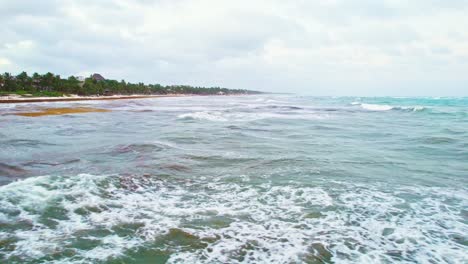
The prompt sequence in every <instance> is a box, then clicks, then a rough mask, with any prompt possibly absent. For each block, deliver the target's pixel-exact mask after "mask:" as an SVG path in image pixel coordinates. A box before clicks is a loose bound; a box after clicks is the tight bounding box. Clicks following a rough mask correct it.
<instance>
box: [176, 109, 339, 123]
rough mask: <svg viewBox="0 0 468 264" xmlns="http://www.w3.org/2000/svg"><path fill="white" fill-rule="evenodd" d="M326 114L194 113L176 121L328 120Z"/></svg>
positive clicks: (303, 112)
mask: <svg viewBox="0 0 468 264" xmlns="http://www.w3.org/2000/svg"><path fill="white" fill-rule="evenodd" d="M329 117H330V116H329V115H328V114H320V113H315V112H308V111H302V112H295V113H288V112H278V113H276V112H236V113H233V112H217V111H212V112H194V113H186V114H181V115H178V116H177V118H178V119H185V120H199V121H211V122H251V121H256V120H264V119H284V120H287V119H290V120H297V119H299V120H317V119H325V118H329Z"/></svg>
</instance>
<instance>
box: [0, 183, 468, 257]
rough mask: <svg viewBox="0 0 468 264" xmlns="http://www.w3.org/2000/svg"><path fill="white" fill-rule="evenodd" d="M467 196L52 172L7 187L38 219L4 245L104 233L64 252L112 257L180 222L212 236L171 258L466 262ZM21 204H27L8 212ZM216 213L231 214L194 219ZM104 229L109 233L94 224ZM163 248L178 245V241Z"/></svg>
mask: <svg viewBox="0 0 468 264" xmlns="http://www.w3.org/2000/svg"><path fill="white" fill-rule="evenodd" d="M122 180H124V181H125V184H124V183H122ZM126 186H127V187H126ZM128 186H132V188H128ZM467 201H468V192H467V190H464V189H450V188H426V187H404V188H399V189H396V190H395V191H393V192H389V191H388V190H385V191H382V190H381V189H380V188H379V189H377V188H376V187H369V186H362V185H352V184H347V183H342V184H339V183H337V184H336V185H335V187H334V188H331V189H328V190H325V189H323V188H319V187H306V186H302V185H300V184H294V183H291V184H290V185H284V186H272V185H270V184H263V185H261V186H254V185H248V184H245V185H244V184H240V183H226V182H223V181H219V180H218V181H209V180H207V179H200V180H191V181H170V180H168V179H167V180H162V179H158V178H147V177H133V178H124V179H122V178H121V177H118V176H93V175H87V174H82V175H77V176H75V177H69V178H66V177H51V176H45V177H37V178H29V179H26V180H24V181H21V182H15V183H12V184H9V185H6V186H3V187H0V211H1V212H2V213H3V214H4V217H3V219H5V218H6V220H3V222H4V224H8V225H14V224H15V223H18V222H20V221H21V222H27V223H31V225H32V227H31V228H17V229H14V231H12V232H11V233H8V234H5V232H4V233H0V239H5V237H6V236H10V237H11V236H13V237H15V238H16V239H18V241H17V242H16V243H15V247H14V249H12V251H10V252H5V251H2V250H1V249H0V256H1V254H4V255H5V256H6V258H7V259H8V258H10V257H20V258H22V259H24V260H25V261H29V260H32V259H38V258H41V257H44V256H49V255H51V254H54V253H55V252H60V251H62V250H64V246H66V245H72V241H73V240H74V239H76V238H79V237H82V236H83V235H84V236H85V237H87V238H88V239H91V238H92V239H94V240H98V241H99V242H100V243H98V244H97V245H96V246H95V247H93V248H92V249H88V250H78V251H76V255H75V256H74V257H73V259H66V261H64V262H69V263H73V262H77V263H78V262H82V261H84V262H95V261H104V260H108V259H109V258H119V257H123V256H125V254H126V252H127V251H128V250H130V249H137V248H140V247H145V245H146V244H147V242H151V241H154V240H156V239H161V238H162V237H164V236H165V235H167V234H168V233H169V231H170V230H171V229H179V230H182V231H183V232H185V233H188V234H190V235H192V236H193V237H196V238H197V239H204V240H203V241H205V243H208V245H207V247H206V248H198V249H189V250H183V248H176V249H177V250H175V251H173V254H172V255H171V257H170V259H169V262H170V263H218V262H221V263H223V262H229V263H268V262H270V263H290V262H296V263H298V262H307V261H312V260H313V259H314V258H315V259H317V258H318V259H320V258H327V256H326V254H332V255H333V257H331V259H330V260H329V261H333V262H335V263H364V262H367V263H368V262H373V263H388V262H417V263H429V262H438V263H463V262H466V260H467V258H468V253H467V252H468V251H466V246H464V245H463V244H462V243H461V242H457V241H456V240H454V239H453V237H462V238H463V237H464V236H466V234H467V233H468V226H467V225H466V223H465V222H464V219H463V216H462V215H461V213H460V210H461V209H460V208H466V206H468V202H467ZM51 207H57V208H61V210H63V212H64V214H65V216H66V217H65V218H63V217H62V218H61V219H55V221H57V224H56V225H52V226H50V225H46V224H44V222H43V220H44V213H45V212H46V211H47V210H49V209H50V208H51ZM15 210H16V211H18V212H19V214H16V213H15V214H11V213H8V212H13V211H15ZM311 210H312V211H311ZM311 212H312V213H311ZM314 212H315V213H314ZM212 217H223V218H225V219H227V220H228V221H227V222H226V223H225V224H224V225H221V226H211V225H206V224H205V225H199V226H198V227H194V226H193V225H196V223H198V222H199V221H200V220H204V221H208V222H209V221H210V219H211V218H212ZM123 224H136V225H137V228H136V229H135V233H134V235H133V236H132V235H130V236H129V235H119V234H118V232H114V231H112V230H115V228H116V227H119V226H121V225H123ZM95 229H97V230H108V231H110V233H109V234H105V235H103V236H93V235H92V234H89V233H87V232H88V231H89V230H95ZM465 239H466V238H465ZM206 241H211V242H206ZM150 244H151V243H150ZM161 249H164V250H169V251H171V250H174V249H171V247H170V244H168V245H166V246H165V247H164V248H161ZM326 251H328V252H330V253H326Z"/></svg>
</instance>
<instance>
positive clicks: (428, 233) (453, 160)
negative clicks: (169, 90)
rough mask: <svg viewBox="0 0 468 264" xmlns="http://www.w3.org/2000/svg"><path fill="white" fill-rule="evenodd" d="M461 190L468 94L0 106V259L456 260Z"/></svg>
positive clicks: (466, 179) (463, 204)
mask: <svg viewBox="0 0 468 264" xmlns="http://www.w3.org/2000/svg"><path fill="white" fill-rule="evenodd" d="M77 107H78V108H86V109H88V108H94V109H103V110H108V112H95V113H94V112H90V113H78V114H76V113H75V114H74V113H68V114H63V115H44V116H37V117H30V116H18V115H16V114H18V113H25V112H34V111H41V109H44V108H77ZM467 184H468V98H391V97H388V98H355V97H338V98H331V97H301V96H275V95H260V96H239V97H234V96H232V97H223V96H218V97H185V98H157V99H140V100H124V101H93V102H60V103H36V104H33V103H32V104H17V105H14V104H10V105H0V185H1V186H0V262H1V263H165V262H168V263H398V262H400V263H467V262H468V253H467V252H468V237H467V234H468V200H467V198H468V185H467Z"/></svg>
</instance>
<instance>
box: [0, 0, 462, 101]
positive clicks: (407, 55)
mask: <svg viewBox="0 0 468 264" xmlns="http://www.w3.org/2000/svg"><path fill="white" fill-rule="evenodd" d="M0 24H1V27H0V71H1V72H5V71H8V72H12V73H15V74H16V73H19V72H21V71H23V70H25V71H27V72H29V73H32V72H35V71H37V72H40V73H44V72H47V71H51V72H54V73H58V74H61V75H64V76H68V75H88V74H90V73H93V72H99V73H101V74H102V75H104V76H105V77H107V78H111V79H119V80H120V79H126V80H129V81H132V82H138V81H143V82H151V83H162V84H191V85H204V86H222V87H228V88H246V89H255V90H263V91H274V92H293V93H300V94H308V95H369V96H373V95H436V96H439V95H468V0H411V1H408V0H356V1H350V0H320V1H318V0H291V1H284V0H236V1H224V0H101V1H99V0H40V1H38V0H0Z"/></svg>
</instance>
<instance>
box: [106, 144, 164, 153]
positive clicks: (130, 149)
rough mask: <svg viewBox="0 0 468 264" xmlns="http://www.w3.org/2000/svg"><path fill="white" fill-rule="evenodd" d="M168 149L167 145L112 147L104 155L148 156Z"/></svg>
mask: <svg viewBox="0 0 468 264" xmlns="http://www.w3.org/2000/svg"><path fill="white" fill-rule="evenodd" d="M168 148H170V147H169V146H168V145H163V144H156V143H142V144H128V145H117V146H116V147H113V148H112V150H111V151H110V152H107V153H105V154H110V155H113V156H114V155H121V154H126V153H135V154H149V153H154V152H159V151H163V150H165V149H168Z"/></svg>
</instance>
